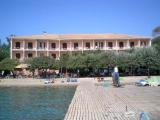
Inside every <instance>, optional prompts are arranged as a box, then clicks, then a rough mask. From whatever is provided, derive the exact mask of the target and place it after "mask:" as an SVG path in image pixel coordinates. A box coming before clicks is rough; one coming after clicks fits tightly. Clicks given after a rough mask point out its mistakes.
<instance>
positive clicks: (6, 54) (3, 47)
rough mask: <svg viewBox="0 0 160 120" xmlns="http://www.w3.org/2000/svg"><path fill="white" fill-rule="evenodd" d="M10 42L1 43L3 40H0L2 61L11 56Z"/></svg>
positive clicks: (0, 58) (0, 57)
mask: <svg viewBox="0 0 160 120" xmlns="http://www.w3.org/2000/svg"><path fill="white" fill-rule="evenodd" d="M9 53H10V51H9V43H8V44H5V43H3V44H2V43H1V40H0V61H1V60H3V59H5V58H7V57H9Z"/></svg>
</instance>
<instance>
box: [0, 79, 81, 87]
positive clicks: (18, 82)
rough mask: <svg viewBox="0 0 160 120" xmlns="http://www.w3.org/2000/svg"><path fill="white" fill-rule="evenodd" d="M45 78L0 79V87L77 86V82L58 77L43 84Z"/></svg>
mask: <svg viewBox="0 0 160 120" xmlns="http://www.w3.org/2000/svg"><path fill="white" fill-rule="evenodd" d="M45 80H47V79H35V78H24V79H0V87H14V86H15V87H28V86H31V87H44V86H50V87H59V86H66V87H67V86H78V84H79V82H64V83H62V82H61V81H62V80H64V79H61V78H58V79H56V80H55V83H48V84H45V83H44V82H45Z"/></svg>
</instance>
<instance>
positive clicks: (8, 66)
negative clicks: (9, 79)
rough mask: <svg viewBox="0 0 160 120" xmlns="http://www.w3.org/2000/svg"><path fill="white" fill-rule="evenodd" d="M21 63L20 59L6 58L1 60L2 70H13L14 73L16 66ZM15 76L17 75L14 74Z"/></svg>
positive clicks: (0, 67) (0, 68)
mask: <svg viewBox="0 0 160 120" xmlns="http://www.w3.org/2000/svg"><path fill="white" fill-rule="evenodd" d="M18 64H19V62H18V60H16V59H10V58H5V59H3V60H2V61H1V62H0V70H1V71H11V72H12V73H13V75H14V72H13V71H14V68H15V67H16V66H17V65H18ZM14 76H15V75H14Z"/></svg>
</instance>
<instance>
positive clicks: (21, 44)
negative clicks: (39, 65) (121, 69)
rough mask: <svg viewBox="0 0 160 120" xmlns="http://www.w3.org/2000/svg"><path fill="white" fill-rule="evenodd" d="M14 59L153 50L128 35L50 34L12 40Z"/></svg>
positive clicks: (144, 40)
mask: <svg viewBox="0 0 160 120" xmlns="http://www.w3.org/2000/svg"><path fill="white" fill-rule="evenodd" d="M10 40H11V51H10V52H11V53H10V55H11V58H13V59H19V60H20V61H23V60H24V59H25V58H32V57H37V56H51V57H53V58H55V59H58V58H59V57H60V56H61V55H62V54H64V53H66V52H76V51H79V52H82V53H83V52H84V51H88V50H98V49H99V50H104V51H107V50H116V51H119V50H127V49H131V48H140V47H147V46H151V39H150V38H149V37H143V36H131V35H125V34H47V33H43V34H41V35H31V36H13V37H11V38H10Z"/></svg>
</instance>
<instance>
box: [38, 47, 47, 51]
mask: <svg viewBox="0 0 160 120" xmlns="http://www.w3.org/2000/svg"><path fill="white" fill-rule="evenodd" d="M37 50H38V51H45V50H47V47H37Z"/></svg>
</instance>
